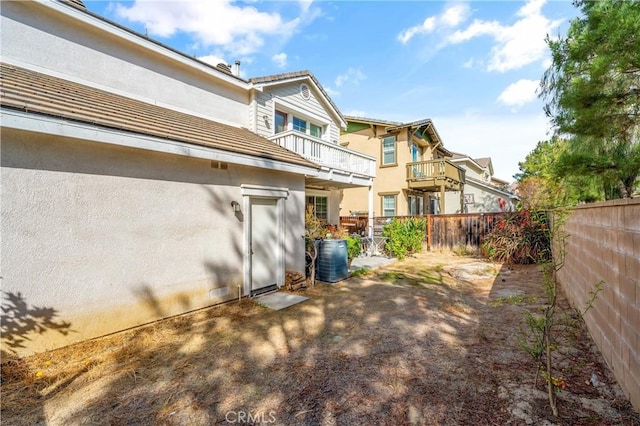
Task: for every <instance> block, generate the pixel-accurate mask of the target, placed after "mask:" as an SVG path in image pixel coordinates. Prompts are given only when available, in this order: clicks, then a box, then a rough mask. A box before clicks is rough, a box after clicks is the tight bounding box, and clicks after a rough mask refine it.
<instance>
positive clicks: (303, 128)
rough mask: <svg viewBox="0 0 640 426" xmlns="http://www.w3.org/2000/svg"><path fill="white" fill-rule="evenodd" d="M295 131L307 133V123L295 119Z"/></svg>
mask: <svg viewBox="0 0 640 426" xmlns="http://www.w3.org/2000/svg"><path fill="white" fill-rule="evenodd" d="M293 130H295V131H297V132H302V133H307V122H306V121H305V120H303V119H301V118H298V117H293Z"/></svg>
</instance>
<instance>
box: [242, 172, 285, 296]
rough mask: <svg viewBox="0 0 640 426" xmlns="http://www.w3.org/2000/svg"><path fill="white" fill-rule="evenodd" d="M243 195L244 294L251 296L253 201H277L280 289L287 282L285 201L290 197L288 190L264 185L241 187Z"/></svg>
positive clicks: (277, 260) (278, 275)
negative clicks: (265, 199)
mask: <svg viewBox="0 0 640 426" xmlns="http://www.w3.org/2000/svg"><path fill="white" fill-rule="evenodd" d="M240 193H241V194H242V210H243V211H244V226H243V234H244V235H243V241H244V244H243V245H244V256H243V259H244V265H243V266H244V268H243V272H244V273H243V275H244V283H243V294H244V295H250V294H251V287H252V286H251V280H252V255H251V240H252V235H251V223H252V217H251V199H252V198H271V199H275V200H276V214H277V228H278V229H277V233H276V235H277V239H278V241H276V247H275V249H276V264H277V270H276V285H277V286H278V288H280V287H282V286H283V285H284V280H285V201H286V200H287V198H288V196H289V189H288V188H280V187H274V186H262V185H248V184H243V185H240Z"/></svg>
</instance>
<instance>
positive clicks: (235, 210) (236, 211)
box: [231, 201, 240, 213]
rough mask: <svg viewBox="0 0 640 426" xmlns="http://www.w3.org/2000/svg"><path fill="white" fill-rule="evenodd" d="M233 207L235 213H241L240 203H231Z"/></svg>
mask: <svg viewBox="0 0 640 426" xmlns="http://www.w3.org/2000/svg"><path fill="white" fill-rule="evenodd" d="M231 207H233V211H234V212H235V213H240V203H239V202H237V201H232V202H231Z"/></svg>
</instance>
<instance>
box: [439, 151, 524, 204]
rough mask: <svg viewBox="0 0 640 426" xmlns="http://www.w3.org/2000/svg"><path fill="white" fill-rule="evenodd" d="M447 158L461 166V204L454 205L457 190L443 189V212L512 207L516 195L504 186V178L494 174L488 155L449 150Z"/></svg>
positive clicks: (516, 199) (515, 200)
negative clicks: (444, 197) (462, 179)
mask: <svg viewBox="0 0 640 426" xmlns="http://www.w3.org/2000/svg"><path fill="white" fill-rule="evenodd" d="M452 154H453V156H452V157H451V159H450V161H451V162H452V163H453V164H456V165H458V166H459V167H461V168H463V169H464V170H465V184H464V208H463V209H462V211H461V210H460V207H459V206H455V204H454V202H455V201H456V199H457V197H458V194H456V193H447V194H446V199H447V203H445V204H446V205H447V209H446V210H445V213H460V212H462V213H488V212H505V211H513V210H515V208H516V204H517V201H518V198H517V196H515V195H514V194H513V193H511V192H510V191H509V190H508V189H507V182H506V181H504V180H502V179H499V178H497V177H495V176H494V175H493V174H494V172H493V163H492V161H491V158H490V157H482V158H471V157H469V156H468V155H466V154H460V153H457V152H454V153H452Z"/></svg>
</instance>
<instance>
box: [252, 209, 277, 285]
mask: <svg viewBox="0 0 640 426" xmlns="http://www.w3.org/2000/svg"><path fill="white" fill-rule="evenodd" d="M278 250H279V247H278V208H277V199H275V198H253V197H252V198H251V294H252V295H253V294H256V293H260V292H262V291H268V290H271V289H275V288H276V287H277V286H276V283H277V280H278V255H277V253H278Z"/></svg>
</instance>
